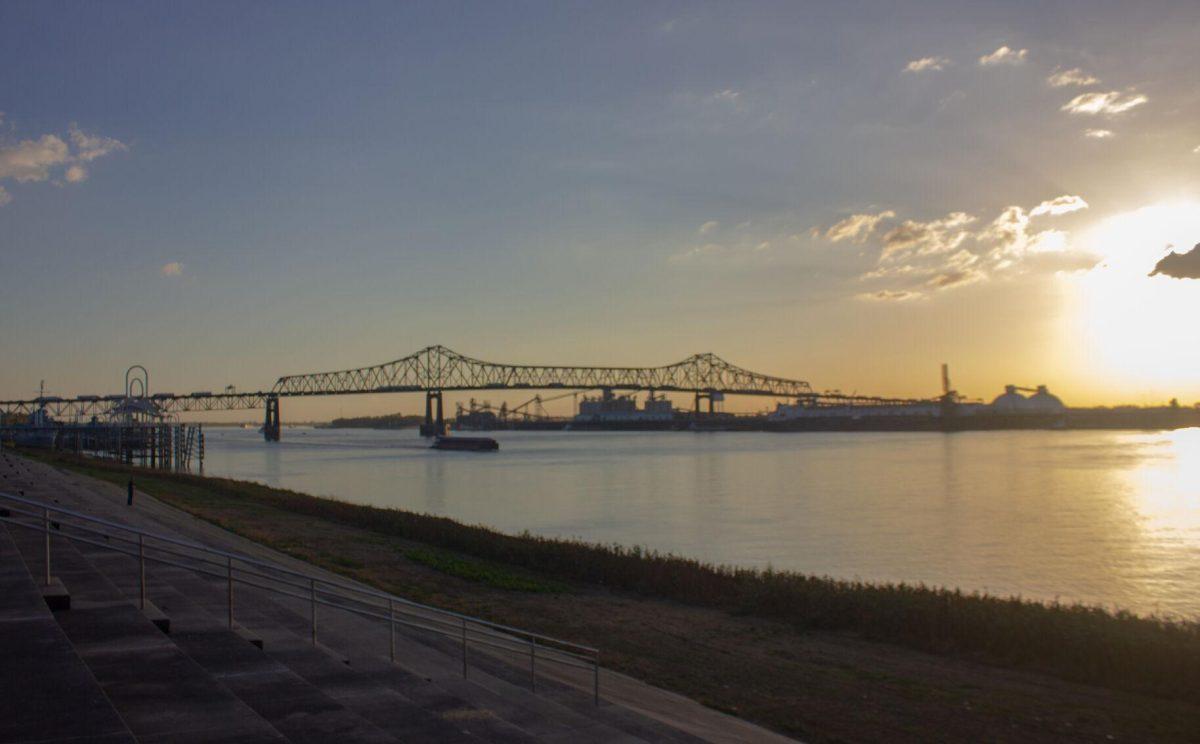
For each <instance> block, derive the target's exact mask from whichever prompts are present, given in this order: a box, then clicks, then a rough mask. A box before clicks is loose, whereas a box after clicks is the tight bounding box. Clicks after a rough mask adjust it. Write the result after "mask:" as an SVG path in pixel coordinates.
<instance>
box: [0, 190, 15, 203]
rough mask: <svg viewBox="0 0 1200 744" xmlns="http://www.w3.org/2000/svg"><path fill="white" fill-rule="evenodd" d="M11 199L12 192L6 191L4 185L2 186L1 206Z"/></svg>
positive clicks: (0, 194) (0, 191)
mask: <svg viewBox="0 0 1200 744" xmlns="http://www.w3.org/2000/svg"><path fill="white" fill-rule="evenodd" d="M10 201H12V194H10V193H8V192H7V191H5V190H4V187H3V186H0V207H3V206H4V205H5V204H8V203H9V202H10Z"/></svg>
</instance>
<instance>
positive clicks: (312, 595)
mask: <svg viewBox="0 0 1200 744" xmlns="http://www.w3.org/2000/svg"><path fill="white" fill-rule="evenodd" d="M308 598H309V603H310V609H309V615H310V619H311V620H312V645H314V646H315V645H317V580H316V579H309V580H308Z"/></svg>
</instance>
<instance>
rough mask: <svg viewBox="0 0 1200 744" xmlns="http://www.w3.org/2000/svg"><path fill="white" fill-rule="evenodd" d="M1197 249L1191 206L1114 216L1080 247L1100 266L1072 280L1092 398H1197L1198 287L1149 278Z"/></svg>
mask: <svg viewBox="0 0 1200 744" xmlns="http://www.w3.org/2000/svg"><path fill="white" fill-rule="evenodd" d="M1197 243H1200V204H1197V203H1195V202H1177V203H1169V204H1156V205H1153V206H1149V207H1144V208H1142V209H1138V210H1136V211H1133V212H1127V213H1125V214H1120V215H1116V216H1114V217H1111V218H1109V219H1106V220H1104V221H1103V222H1101V223H1100V224H1098V225H1097V226H1096V227H1094V228H1093V229H1092V230H1090V231H1088V232H1087V233H1085V234H1084V235H1083V239H1082V240H1081V241H1080V243H1079V247H1081V248H1083V249H1084V250H1088V251H1090V252H1092V253H1094V254H1096V255H1097V256H1100V257H1101V259H1102V260H1101V262H1100V264H1099V265H1098V266H1097V267H1096V268H1094V269H1092V270H1091V271H1089V272H1087V273H1086V274H1083V275H1081V276H1079V277H1078V278H1077V279H1076V282H1075V283H1076V286H1077V290H1078V293H1077V297H1076V313H1075V318H1074V321H1075V322H1074V324H1073V327H1074V330H1075V333H1076V336H1077V338H1076V340H1077V342H1079V345H1080V348H1081V359H1080V360H1079V362H1080V364H1081V365H1082V366H1083V368H1084V369H1085V370H1087V373H1088V374H1090V375H1093V376H1096V378H1097V384H1096V389H1097V390H1102V389H1105V388H1107V389H1110V390H1111V389H1117V388H1120V389H1124V390H1126V391H1138V393H1135V394H1140V395H1142V396H1147V397H1149V398H1153V397H1155V396H1161V395H1181V396H1182V395H1188V396H1191V397H1195V396H1197V395H1200V343H1197V342H1198V341H1200V331H1197V327H1196V324H1195V321H1196V319H1197V318H1200V281H1197V280H1191V279H1174V278H1172V277H1168V276H1161V275H1160V276H1149V274H1150V272H1151V271H1152V270H1153V269H1154V265H1155V263H1157V262H1158V260H1159V259H1161V258H1162V257H1163V256H1164V255H1166V253H1167V251H1168V250H1175V251H1177V252H1181V253H1182V252H1186V251H1188V250H1190V249H1191V248H1192V246H1194V245H1196V244H1197ZM1128 402H1147V401H1143V400H1130V401H1128ZM1188 402H1191V398H1188Z"/></svg>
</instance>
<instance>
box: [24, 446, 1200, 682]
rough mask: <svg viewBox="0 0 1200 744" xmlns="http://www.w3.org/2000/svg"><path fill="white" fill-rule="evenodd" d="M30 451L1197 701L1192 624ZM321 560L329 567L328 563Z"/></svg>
mask: <svg viewBox="0 0 1200 744" xmlns="http://www.w3.org/2000/svg"><path fill="white" fill-rule="evenodd" d="M30 454H31V455H33V453H30ZM33 456H36V457H38V458H39V459H42V460H44V461H48V462H52V463H54V464H58V465H64V466H67V467H70V468H72V469H74V470H77V471H80V472H83V473H84V474H86V475H90V476H94V477H97V478H100V479H104V480H108V481H110V482H116V483H121V484H123V483H125V481H126V479H127V478H128V477H130V474H131V473H132V474H133V477H134V479H135V483H136V485H137V487H138V489H139V490H142V491H144V492H146V493H149V494H151V495H153V496H156V497H158V498H161V499H163V500H164V501H166V502H168V503H171V504H173V505H176V506H179V507H181V508H183V509H185V510H187V511H189V512H191V513H193V514H196V515H197V516H202V517H203V516H204V513H205V509H206V507H216V506H218V505H220V504H221V503H223V502H225V503H228V501H229V500H231V499H232V500H237V502H238V503H239V504H242V505H245V504H247V503H251V504H256V505H259V506H261V507H269V508H278V509H285V510H288V511H290V512H293V513H297V514H302V515H306V516H309V517H312V518H315V519H320V520H327V521H329V522H332V523H337V524H341V525H346V526H350V527H356V528H359V529H364V530H369V531H373V532H376V533H379V534H382V535H387V536H390V537H396V538H402V539H404V540H407V541H410V542H415V543H420V544H422V545H424V546H427V547H421V548H414V549H407V550H405V557H407V558H409V559H410V560H413V561H415V562H418V563H421V564H424V565H426V566H429V567H431V568H434V569H436V570H439V571H442V572H445V573H447V574H451V575H454V576H458V577H460V578H465V579H468V580H471V581H477V582H481V583H484V584H487V585H489V586H492V587H496V588H502V589H511V590H517V591H531V592H559V591H569V585H568V583H566V582H569V583H577V584H586V585H593V586H598V587H605V588H609V589H617V590H623V591H628V592H633V593H636V594H641V595H645V596H648V597H655V598H660V599H669V600H673V601H676V602H682V603H687V604H692V605H696V606H702V607H709V608H717V609H722V610H725V611H728V612H731V613H735V614H744V615H750V616H756V617H763V618H768V619H775V620H783V621H786V622H788V623H791V624H793V625H794V626H796V627H798V628H801V629H813V630H828V631H840V632H850V633H853V634H857V635H858V636H860V637H862V638H865V639H869V640H874V641H882V642H887V643H893V644H899V645H903V646H907V647H910V648H915V649H918V650H921V651H926V652H931V653H935V654H942V655H948V656H955V657H960V658H968V659H971V660H975V661H984V662H988V663H992V664H996V665H1001V666H1008V667H1012V668H1017V669H1026V670H1033V671H1039V672H1042V673H1048V674H1052V675H1055V676H1058V677H1061V678H1064V679H1068V680H1071V681H1077V682H1084V683H1088V684H1095V685H1102V686H1106V687H1110V688H1113V689H1120V690H1127V691H1131V692H1141V693H1149V694H1153V695H1157V696H1161V697H1167V698H1174V699H1180V700H1187V701H1190V702H1200V623H1198V622H1195V621H1181V620H1173V619H1167V618H1160V617H1143V616H1138V615H1135V614H1132V613H1129V612H1123V611H1115V612H1114V611H1110V610H1106V609H1103V608H1099V607H1091V606H1084V605H1075V604H1071V605H1068V604H1059V603H1041V602H1034V601H1029V600H1025V599H1021V598H1004V597H993V596H988V595H984V594H979V593H967V592H962V591H959V590H956V589H941V588H933V587H926V586H914V585H908V584H877V583H871V582H864V581H842V580H837V579H831V578H828V577H820V576H810V575H806V574H801V573H795V572H791V571H775V570H771V569H766V570H758V569H747V568H734V567H729V566H716V565H711V564H708V563H704V562H702V561H698V560H694V559H690V558H686V557H681V556H676V555H670V554H664V553H659V552H656V551H653V550H647V549H644V548H641V547H638V546H633V547H624V546H621V545H615V544H613V545H604V544H593V543H586V542H581V541H576V540H561V539H551V538H545V537H539V536H535V535H531V534H528V533H525V534H521V535H508V534H503V533H500V532H497V531H495V530H491V529H488V528H486V527H481V526H474V525H467V524H462V523H459V522H456V521H454V520H452V519H448V518H446V517H438V516H431V515H427V514H417V513H413V512H408V511H401V510H398V509H381V508H377V507H371V506H360V505H356V504H350V503H346V502H342V501H337V500H334V499H328V498H319V497H315V496H310V495H307V494H303V493H297V492H294V491H287V490H283V489H276V488H270V487H268V486H264V485H261V484H257V483H248V482H243V481H235V480H229V479H224V478H208V477H201V476H194V475H185V474H174V473H164V472H161V471H151V470H145V469H138V468H130V467H126V466H122V465H117V464H113V463H108V462H101V461H96V460H80V459H78V458H74V457H69V456H61V455H54V456H50V455H46V454H44V453H37V454H36V455H33ZM326 562H327V563H331V564H332V566H333V567H337V566H338V563H337V561H336V560H330V561H326ZM346 568H352V567H346Z"/></svg>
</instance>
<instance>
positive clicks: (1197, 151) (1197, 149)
mask: <svg viewBox="0 0 1200 744" xmlns="http://www.w3.org/2000/svg"><path fill="white" fill-rule="evenodd" d="M1192 154H1193V155H1200V145H1196V146H1195V147H1193V148H1192Z"/></svg>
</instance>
